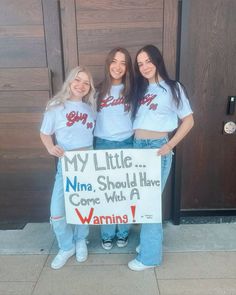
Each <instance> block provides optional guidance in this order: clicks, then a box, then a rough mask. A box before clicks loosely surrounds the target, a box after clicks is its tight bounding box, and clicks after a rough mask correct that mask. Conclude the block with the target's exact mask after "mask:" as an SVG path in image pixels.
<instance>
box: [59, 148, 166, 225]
mask: <svg viewBox="0 0 236 295" xmlns="http://www.w3.org/2000/svg"><path fill="white" fill-rule="evenodd" d="M62 173H63V182H64V195H65V207H66V218H67V222H68V223H71V224H114V223H117V224H118V223H161V220H162V217H161V157H158V156H157V150H155V149H142V150H139V149H117V150H96V151H93V150H92V151H73V152H66V153H65V156H64V157H63V158H62Z"/></svg>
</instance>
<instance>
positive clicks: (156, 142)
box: [134, 137, 172, 265]
mask: <svg viewBox="0 0 236 295" xmlns="http://www.w3.org/2000/svg"><path fill="white" fill-rule="evenodd" d="M167 142H168V138H167V137H163V138H160V139H134V148H138V149H150V148H153V149H156V148H160V147H161V146H163V145H164V144H166V143H167ZM171 162H172V152H171V153H169V154H168V155H165V156H162V157H161V191H162V192H163V190H164V187H165V184H166V181H167V178H168V176H169V173H170V168H171ZM162 241H163V229H162V224H161V223H145V224H142V226H141V232H140V252H139V254H138V255H137V257H136V259H137V260H138V261H140V262H142V263H143V264H144V265H160V264H161V262H162Z"/></svg>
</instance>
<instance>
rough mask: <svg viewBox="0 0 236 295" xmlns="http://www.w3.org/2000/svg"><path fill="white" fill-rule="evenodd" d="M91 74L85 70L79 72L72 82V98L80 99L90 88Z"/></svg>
mask: <svg viewBox="0 0 236 295" xmlns="http://www.w3.org/2000/svg"><path fill="white" fill-rule="evenodd" d="M90 87H91V86H90V80H89V76H88V75H87V74H86V73H85V72H79V73H78V75H77V76H76V78H75V79H74V80H73V81H72V82H71V84H70V92H71V96H70V99H71V100H75V101H80V100H82V98H83V97H84V96H86V95H87V94H88V93H89V90H90Z"/></svg>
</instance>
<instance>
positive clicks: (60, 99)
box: [46, 66, 96, 111]
mask: <svg viewBox="0 0 236 295" xmlns="http://www.w3.org/2000/svg"><path fill="white" fill-rule="evenodd" d="M81 72H83V73H86V74H87V75H88V78H89V83H90V89H89V92H88V94H87V95H86V96H84V97H83V98H82V101H83V102H85V103H87V104H88V105H90V106H91V107H92V109H93V110H96V100H95V97H94V95H95V87H94V82H93V77H92V75H91V73H90V71H89V70H88V69H87V68H86V67H84V66H78V67H76V68H74V69H72V70H71V71H70V73H69V74H68V76H67V78H66V80H65V82H64V83H63V85H62V88H61V90H60V91H59V92H58V93H57V94H56V95H54V96H53V98H52V99H50V100H49V101H48V103H47V105H46V111H47V110H48V109H50V108H51V107H54V106H58V105H64V103H65V102H66V100H68V99H69V98H70V84H71V82H73V81H74V80H75V78H76V77H77V75H78V74H79V73H81Z"/></svg>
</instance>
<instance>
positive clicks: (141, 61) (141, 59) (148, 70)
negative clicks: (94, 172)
mask: <svg viewBox="0 0 236 295" xmlns="http://www.w3.org/2000/svg"><path fill="white" fill-rule="evenodd" d="M137 64H138V67H139V71H140V73H141V75H142V76H143V77H144V78H146V79H147V80H148V82H149V83H155V82H156V80H157V78H156V76H157V67H156V66H155V65H154V64H153V63H152V62H151V60H150V58H149V56H148V54H147V53H146V52H145V51H142V52H140V53H139V55H138V56H137Z"/></svg>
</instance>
